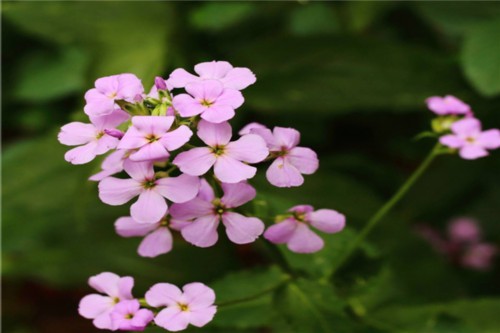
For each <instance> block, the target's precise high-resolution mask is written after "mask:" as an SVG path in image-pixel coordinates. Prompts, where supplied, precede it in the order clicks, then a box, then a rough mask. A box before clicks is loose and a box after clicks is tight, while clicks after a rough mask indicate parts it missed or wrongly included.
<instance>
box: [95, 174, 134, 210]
mask: <svg viewBox="0 0 500 333" xmlns="http://www.w3.org/2000/svg"><path fill="white" fill-rule="evenodd" d="M142 191H143V187H142V185H141V184H140V183H139V182H137V181H136V180H134V179H118V178H115V177H108V178H104V179H103V180H101V181H100V182H99V199H101V201H102V202H104V203H106V204H108V205H111V206H119V205H123V204H124V203H126V202H127V201H129V200H130V199H132V198H134V197H136V196H137V195H139V194H140V193H141V192H142Z"/></svg>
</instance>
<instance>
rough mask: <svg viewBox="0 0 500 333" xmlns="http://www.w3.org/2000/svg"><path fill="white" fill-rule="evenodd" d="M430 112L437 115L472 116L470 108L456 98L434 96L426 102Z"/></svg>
mask: <svg viewBox="0 0 500 333" xmlns="http://www.w3.org/2000/svg"><path fill="white" fill-rule="evenodd" d="M425 102H426V103H427V107H428V108H429V110H431V111H432V112H434V113H435V114H437V115H440V116H445V115H469V114H472V110H471V108H470V106H469V105H468V104H466V103H464V102H462V101H461V100H459V99H458V98H456V97H455V96H451V95H446V96H444V97H440V96H433V97H429V98H427V99H426V100H425Z"/></svg>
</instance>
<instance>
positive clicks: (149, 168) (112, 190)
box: [99, 160, 200, 223]
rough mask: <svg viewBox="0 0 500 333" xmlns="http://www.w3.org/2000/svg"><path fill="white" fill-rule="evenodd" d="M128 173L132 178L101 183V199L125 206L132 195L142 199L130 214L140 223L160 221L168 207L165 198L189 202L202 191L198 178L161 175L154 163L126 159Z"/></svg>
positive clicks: (108, 178) (113, 178)
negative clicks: (157, 173) (157, 174)
mask: <svg viewBox="0 0 500 333" xmlns="http://www.w3.org/2000/svg"><path fill="white" fill-rule="evenodd" d="M123 167H124V169H125V172H127V174H128V175H129V176H130V177H131V178H129V179H119V178H115V177H107V178H105V179H103V180H101V181H100V182H99V198H100V199H101V200H102V201H103V202H104V203H107V204H108V205H112V206H118V205H123V204H124V203H126V202H128V201H129V200H131V199H132V198H134V197H136V196H139V199H138V200H137V201H136V202H135V203H134V204H132V206H131V207H130V215H131V216H132V217H133V218H134V220H136V221H138V222H140V223H156V222H158V221H159V220H160V219H161V218H162V217H163V216H165V214H166V213H167V210H168V205H167V202H166V200H165V199H168V200H170V201H172V202H179V203H180V202H186V201H189V200H191V199H193V198H194V197H195V196H196V195H197V194H198V189H199V186H200V180H199V178H198V177H192V176H189V175H184V174H182V175H180V176H177V177H165V178H157V177H156V176H155V172H154V168H153V164H152V163H151V162H133V161H131V160H125V162H124V163H123Z"/></svg>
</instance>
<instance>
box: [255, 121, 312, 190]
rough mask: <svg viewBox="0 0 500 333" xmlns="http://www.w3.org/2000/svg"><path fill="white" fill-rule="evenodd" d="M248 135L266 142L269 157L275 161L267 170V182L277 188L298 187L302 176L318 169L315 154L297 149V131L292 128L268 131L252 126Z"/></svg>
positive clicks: (301, 148)
mask: <svg viewBox="0 0 500 333" xmlns="http://www.w3.org/2000/svg"><path fill="white" fill-rule="evenodd" d="M250 133H253V134H258V135H260V136H261V137H262V138H264V140H266V142H267V145H268V147H269V151H270V153H271V156H273V157H275V158H276V159H275V160H274V162H273V163H272V164H271V166H270V167H269V169H267V172H266V177H267V180H268V181H269V182H270V183H271V184H273V185H274V186H277V187H292V186H300V185H302V184H303V183H304V177H302V174H304V175H310V174H313V173H315V172H316V170H318V167H319V161H318V156H317V155H316V153H315V152H314V151H313V150H311V149H309V148H305V147H297V145H298V144H299V142H300V133H299V131H297V130H295V129H293V128H284V127H275V128H274V129H273V131H272V132H271V130H270V129H267V128H261V127H257V126H254V127H253V128H252V129H250Z"/></svg>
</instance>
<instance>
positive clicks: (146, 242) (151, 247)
mask: <svg viewBox="0 0 500 333" xmlns="http://www.w3.org/2000/svg"><path fill="white" fill-rule="evenodd" d="M172 242H173V239H172V233H171V232H170V230H169V229H168V228H167V227H161V228H158V229H157V230H155V231H153V232H152V233H150V234H149V235H147V236H146V237H144V239H143V240H142V242H141V244H140V245H139V250H138V253H139V255H140V256H142V257H149V258H153V257H156V256H159V255H160V254H164V253H167V252H170V250H172Z"/></svg>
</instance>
